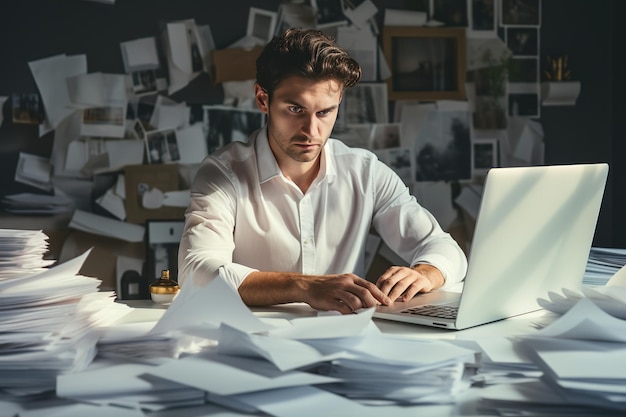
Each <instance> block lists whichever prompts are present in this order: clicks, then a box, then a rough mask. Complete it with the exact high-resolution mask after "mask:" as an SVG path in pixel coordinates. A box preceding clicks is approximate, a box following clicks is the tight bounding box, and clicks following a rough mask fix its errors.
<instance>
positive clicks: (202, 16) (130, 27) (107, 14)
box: [0, 0, 626, 246]
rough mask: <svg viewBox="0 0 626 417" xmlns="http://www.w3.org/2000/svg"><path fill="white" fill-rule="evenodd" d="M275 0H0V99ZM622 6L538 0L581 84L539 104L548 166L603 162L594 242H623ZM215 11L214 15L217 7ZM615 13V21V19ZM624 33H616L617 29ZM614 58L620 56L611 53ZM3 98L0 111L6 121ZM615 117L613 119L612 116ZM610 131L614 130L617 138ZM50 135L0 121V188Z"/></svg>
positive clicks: (231, 24) (195, 90)
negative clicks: (81, 65) (42, 78)
mask: <svg viewBox="0 0 626 417" xmlns="http://www.w3.org/2000/svg"><path fill="white" fill-rule="evenodd" d="M374 3H375V4H376V5H377V6H378V8H379V10H380V11H381V12H380V13H379V14H378V16H377V20H378V21H379V23H380V24H381V26H382V18H383V13H382V9H383V7H389V8H397V9H403V8H405V9H412V8H414V7H415V4H416V3H415V2H414V1H410V0H403V1H401V0H388V1H382V0H376V1H374ZM279 4H280V0H245V1H242V0H238V1H230V2H227V3H223V2H220V4H219V7H217V3H216V2H211V1H208V0H176V1H174V0H159V1H154V0H117V1H116V4H115V5H114V6H110V5H105V4H100V3H95V2H88V1H83V0H19V1H10V2H2V4H1V5H0V38H1V39H3V40H5V41H4V42H2V43H0V57H1V63H2V64H1V66H0V95H2V96H7V95H10V94H11V93H13V92H36V86H35V84H34V81H33V79H32V76H31V74H30V70H29V68H28V65H27V63H28V62H29V61H32V60H36V59H40V58H44V57H48V56H52V55H55V54H63V53H65V54H68V55H72V54H83V53H84V54H86V55H87V58H88V71H89V72H96V71H101V72H112V73H121V72H123V63H122V58H121V55H120V50H119V43H120V42H123V41H127V40H131V39H135V38H139V37H144V36H158V35H159V33H160V28H161V27H162V25H163V24H164V23H166V22H168V21H172V20H178V19H188V18H195V19H196V22H197V23H198V24H208V25H209V27H210V28H211V31H212V34H213V37H214V40H215V43H216V47H217V48H223V47H226V46H228V45H229V44H230V43H232V42H234V41H236V40H238V39H239V38H241V37H242V36H244V35H245V31H246V24H247V10H248V7H250V6H253V7H259V8H264V9H268V10H276V9H277V7H278V5H279ZM624 8H625V6H624V5H623V2H621V4H620V2H619V1H617V0H615V1H601V2H597V1H592V0H578V1H575V2H572V1H568V0H543V2H542V27H541V58H545V55H546V54H555V55H556V54H563V53H568V54H569V56H570V65H571V66H572V68H573V70H574V74H575V76H577V78H578V79H580V81H581V82H582V91H581V95H580V97H579V99H578V103H577V105H576V106H572V107H543V108H542V115H541V120H540V121H541V123H542V125H543V127H544V131H545V145H546V151H545V158H546V163H549V164H553V163H554V164H556V163H574V162H597V161H606V162H609V163H610V164H611V173H610V176H609V183H608V188H607V193H606V198H605V201H604V202H603V207H602V212H601V215H600V219H599V223H598V229H597V234H596V238H595V241H594V244H595V245H599V246H626V232H625V231H626V221H625V219H624V218H623V216H622V214H623V213H626V208H625V206H626V203H625V202H624V199H625V198H626V197H625V196H624V192H623V191H622V190H624V189H626V184H625V183H626V181H625V180H624V178H625V177H626V173H625V172H624V168H623V167H624V165H626V164H625V163H624V162H625V161H624V155H626V150H625V145H624V140H621V141H619V140H617V132H619V130H618V129H619V128H620V127H621V126H618V125H617V123H618V121H619V115H618V114H624V104H623V102H622V101H621V100H619V95H618V94H615V95H614V93H613V91H614V88H615V85H614V83H615V82H618V84H617V86H618V91H624V83H623V81H620V80H617V79H616V80H614V76H613V72H612V69H613V65H616V74H620V73H621V71H618V69H622V68H623V67H617V65H623V64H619V62H617V61H616V60H614V59H613V56H614V55H613V52H614V51H613V49H615V52H616V53H621V51H620V50H619V46H620V45H613V43H612V39H613V38H614V34H613V30H614V27H619V25H618V24H617V20H616V21H615V23H614V24H612V19H618V17H616V16H619V15H620V13H617V12H618V11H624V10H623V9H624ZM218 10H219V11H218ZM612 16H613V18H612ZM623 30H624V29H620V31H621V32H623ZM615 56H617V55H615ZM173 98H174V99H176V100H178V101H182V100H185V101H187V102H188V103H208V104H212V103H218V102H220V100H221V93H220V89H219V88H218V87H217V86H214V85H212V84H211V82H210V80H208V79H207V78H206V77H201V78H200V79H198V80H196V81H195V82H194V83H192V85H190V86H189V87H188V88H185V89H184V90H182V91H180V92H179V93H177V94H175V95H174V96H173ZM9 104H10V103H6V104H5V106H4V108H3V114H4V117H5V119H7V118H9V119H10V105H9ZM614 114H615V116H614ZM614 132H615V134H614ZM51 146H52V138H51V135H46V136H44V137H42V138H39V137H38V134H37V128H36V127H34V126H28V125H17V124H12V123H7V122H6V121H5V123H4V124H3V125H2V127H0V181H1V183H2V189H1V190H0V194H10V193H14V192H20V191H31V190H30V189H29V188H28V187H26V186H22V185H20V184H16V183H15V182H13V181H12V178H13V174H14V172H15V164H16V162H17V154H18V153H19V152H20V151H23V152H29V153H34V154H39V155H44V156H49V154H50V151H51Z"/></svg>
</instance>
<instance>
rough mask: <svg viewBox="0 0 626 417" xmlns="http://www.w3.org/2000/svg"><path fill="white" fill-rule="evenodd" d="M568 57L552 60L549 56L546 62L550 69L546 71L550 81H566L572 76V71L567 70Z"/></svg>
mask: <svg viewBox="0 0 626 417" xmlns="http://www.w3.org/2000/svg"><path fill="white" fill-rule="evenodd" d="M567 60H568V56H567V55H563V56H559V57H557V58H551V57H550V56H548V57H547V58H546V61H547V63H548V69H547V70H546V71H544V74H545V76H546V79H547V80H548V81H566V80H569V79H570V78H571V76H572V71H570V69H569V68H567Z"/></svg>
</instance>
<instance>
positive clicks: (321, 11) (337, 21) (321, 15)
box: [311, 0, 348, 29]
mask: <svg viewBox="0 0 626 417" xmlns="http://www.w3.org/2000/svg"><path fill="white" fill-rule="evenodd" d="M311 5H312V6H313V8H314V9H315V11H316V14H317V25H316V27H317V28H318V29H322V28H325V27H328V26H337V25H345V24H347V23H348V19H347V18H346V16H345V15H344V14H343V0H311Z"/></svg>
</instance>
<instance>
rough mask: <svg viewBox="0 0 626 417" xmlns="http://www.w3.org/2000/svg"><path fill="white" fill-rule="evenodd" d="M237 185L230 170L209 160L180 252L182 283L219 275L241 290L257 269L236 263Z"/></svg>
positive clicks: (188, 216)
mask: <svg viewBox="0 0 626 417" xmlns="http://www.w3.org/2000/svg"><path fill="white" fill-rule="evenodd" d="M236 196H237V189H236V182H235V181H234V180H233V176H232V173H231V172H230V171H229V170H228V168H227V167H225V166H224V165H222V164H220V163H218V162H217V161H216V160H214V159H212V158H211V157H208V158H207V159H205V161H204V162H203V163H202V164H201V166H200V168H199V170H198V173H197V174H196V177H195V179H194V182H193V184H192V186H191V196H190V202H189V207H188V208H187V210H186V212H185V226H184V229H183V234H182V237H181V241H180V246H179V249H178V282H179V285H184V282H185V281H187V280H193V281H198V282H206V281H210V280H212V279H213V278H215V277H216V276H217V274H218V272H219V273H221V275H222V276H224V277H226V280H227V281H228V282H229V283H230V284H231V285H232V286H233V287H234V288H237V287H238V286H239V284H241V282H243V280H244V279H245V278H246V276H247V275H248V274H249V273H250V272H252V271H254V269H251V268H248V267H245V266H243V265H238V264H234V263H233V262H232V255H233V250H234V247H235V243H234V239H233V230H234V227H235V212H236V204H237V203H236V201H237V199H236Z"/></svg>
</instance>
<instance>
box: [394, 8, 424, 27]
mask: <svg viewBox="0 0 626 417" xmlns="http://www.w3.org/2000/svg"><path fill="white" fill-rule="evenodd" d="M427 19H428V13H426V12H418V11H415V10H404V9H390V8H385V20H384V26H424V25H425V24H426V20H427Z"/></svg>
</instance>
